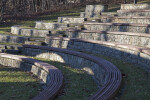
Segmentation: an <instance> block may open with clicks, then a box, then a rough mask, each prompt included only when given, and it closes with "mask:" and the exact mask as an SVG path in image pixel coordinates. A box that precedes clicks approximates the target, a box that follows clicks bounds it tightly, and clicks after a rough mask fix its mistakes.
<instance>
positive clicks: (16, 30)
mask: <svg viewBox="0 0 150 100" xmlns="http://www.w3.org/2000/svg"><path fill="white" fill-rule="evenodd" d="M11 33H12V34H15V35H22V36H34V37H45V36H46V35H48V34H50V31H49V30H40V29H34V28H23V27H21V26H19V25H17V26H12V27H11Z"/></svg>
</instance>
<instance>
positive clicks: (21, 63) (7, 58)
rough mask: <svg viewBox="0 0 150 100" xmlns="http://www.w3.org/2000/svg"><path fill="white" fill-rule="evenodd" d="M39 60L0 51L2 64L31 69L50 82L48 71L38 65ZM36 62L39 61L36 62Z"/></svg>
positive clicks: (46, 81) (0, 62)
mask: <svg viewBox="0 0 150 100" xmlns="http://www.w3.org/2000/svg"><path fill="white" fill-rule="evenodd" d="M38 62H39V61H37V60H33V59H30V58H26V57H23V56H17V55H11V54H5V53H0V64H1V65H4V66H9V67H14V68H20V69H22V70H25V71H31V72H32V73H33V74H35V75H37V76H38V77H39V78H40V79H42V80H43V81H44V82H45V83H48V82H49V81H50V79H49V78H48V73H49V72H48V71H47V70H45V69H43V68H41V67H40V66H38ZM34 63H37V65H36V64H34Z"/></svg>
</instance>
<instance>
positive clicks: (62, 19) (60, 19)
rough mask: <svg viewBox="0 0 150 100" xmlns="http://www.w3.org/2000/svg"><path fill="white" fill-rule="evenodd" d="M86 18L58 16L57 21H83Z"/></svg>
mask: <svg viewBox="0 0 150 100" xmlns="http://www.w3.org/2000/svg"><path fill="white" fill-rule="evenodd" d="M86 20H87V18H74V17H58V23H68V24H69V23H83V22H84V21H86Z"/></svg>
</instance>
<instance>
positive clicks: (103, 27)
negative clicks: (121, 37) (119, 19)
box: [84, 22, 150, 33]
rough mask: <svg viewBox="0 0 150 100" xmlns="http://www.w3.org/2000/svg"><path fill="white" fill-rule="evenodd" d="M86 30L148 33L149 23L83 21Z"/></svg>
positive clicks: (149, 31)
mask: <svg viewBox="0 0 150 100" xmlns="http://www.w3.org/2000/svg"><path fill="white" fill-rule="evenodd" d="M84 28H85V29H86V30H98V31H112V32H135V33H150V24H135V23H99V22H85V23H84Z"/></svg>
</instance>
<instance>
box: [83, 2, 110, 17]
mask: <svg viewBox="0 0 150 100" xmlns="http://www.w3.org/2000/svg"><path fill="white" fill-rule="evenodd" d="M107 10H108V6H107V5H86V9H85V13H84V12H82V13H81V15H80V17H85V18H91V17H95V18H97V17H99V16H100V13H101V12H105V11H107Z"/></svg>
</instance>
